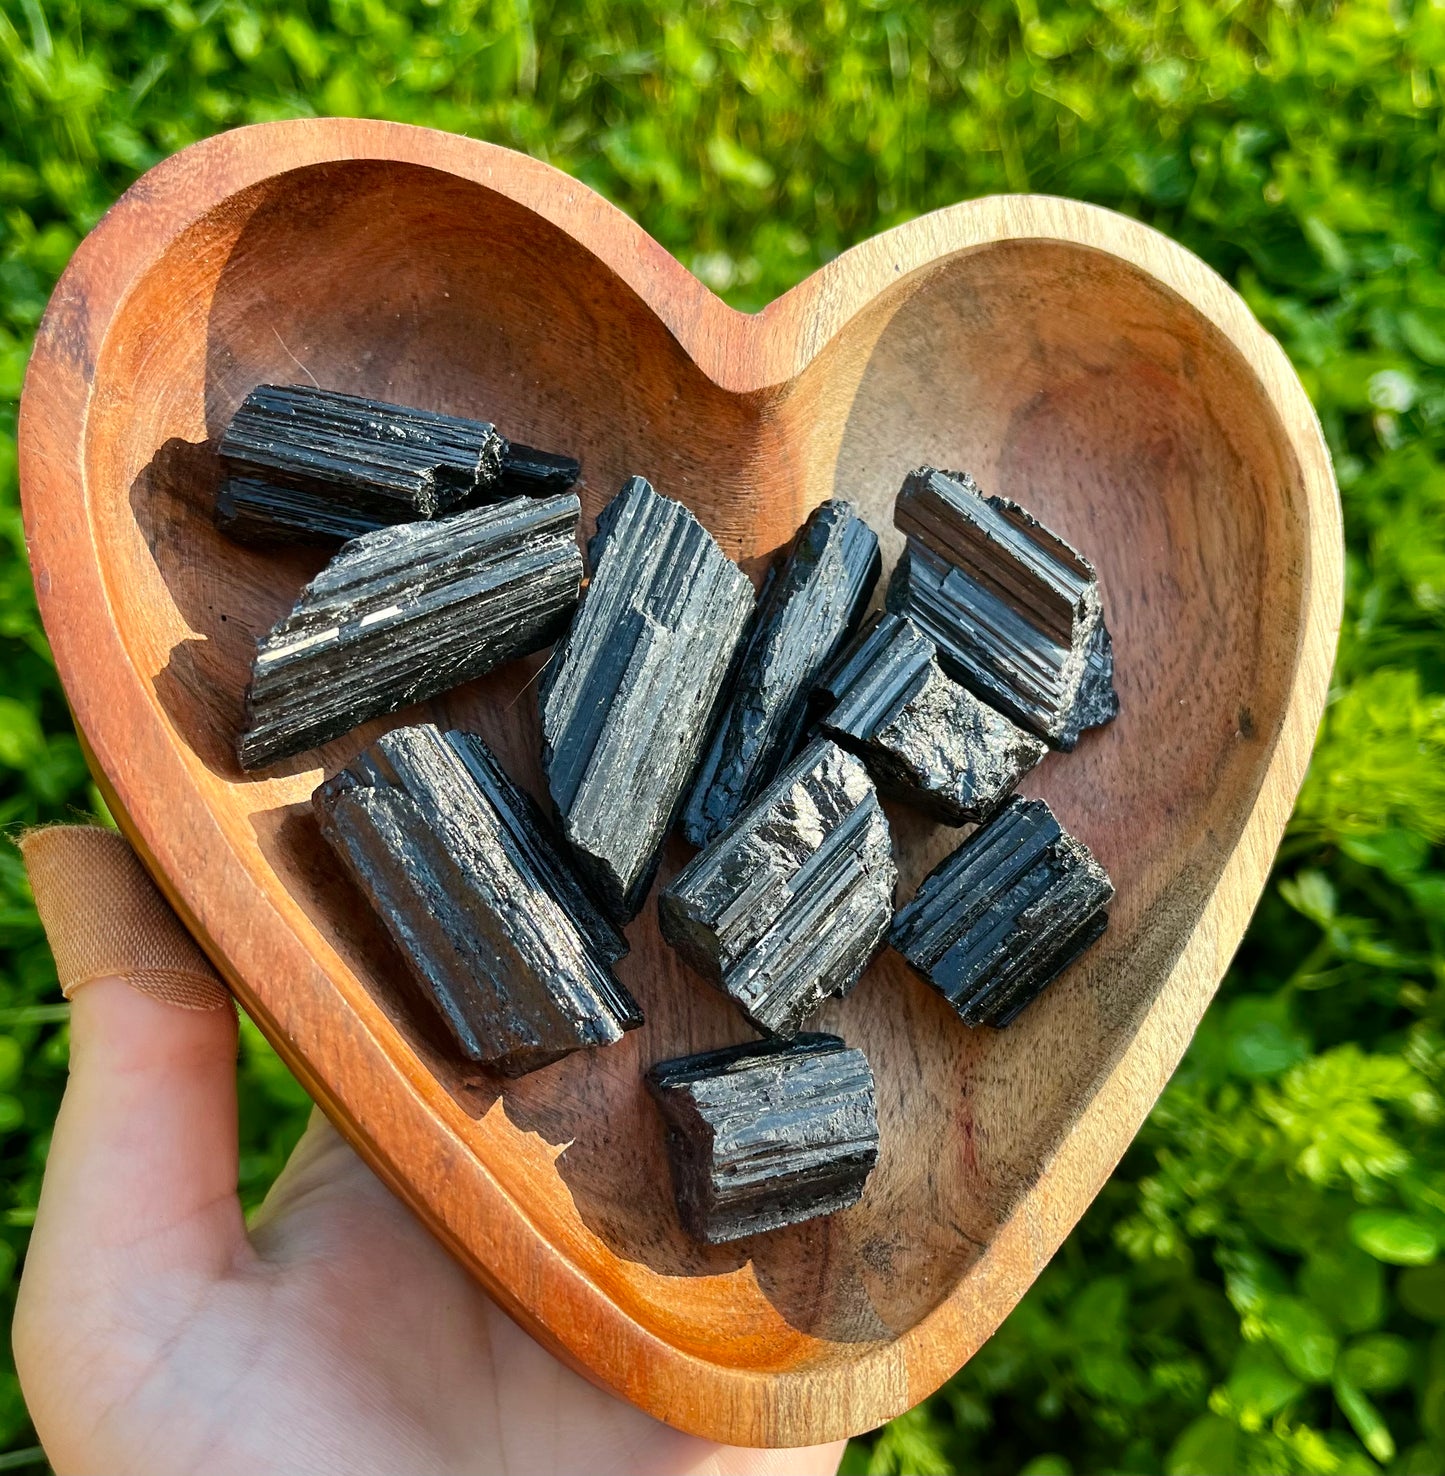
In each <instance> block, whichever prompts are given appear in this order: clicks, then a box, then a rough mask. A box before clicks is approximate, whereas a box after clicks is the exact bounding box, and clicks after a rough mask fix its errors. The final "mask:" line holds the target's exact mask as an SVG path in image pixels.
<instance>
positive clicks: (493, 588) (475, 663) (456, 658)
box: [238, 495, 582, 769]
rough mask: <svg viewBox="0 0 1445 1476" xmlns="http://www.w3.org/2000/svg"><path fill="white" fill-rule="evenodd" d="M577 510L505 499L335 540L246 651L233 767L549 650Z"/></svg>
mask: <svg viewBox="0 0 1445 1476" xmlns="http://www.w3.org/2000/svg"><path fill="white" fill-rule="evenodd" d="M579 511H580V505H579V503H578V501H577V498H576V497H575V496H573V495H569V496H566V497H550V498H530V497H517V498H513V499H512V500H511V501H510V502H502V503H496V504H493V505H491V506H488V507H479V508H474V509H472V510H470V511H468V512H462V513H456V514H454V515H453V516H452V517H449V518H439V519H438V520H437V521H436V522H430V523H403V524H401V525H399V526H397V527H395V528H380V529H377V530H376V531H375V532H373V533H367V534H364V535H363V536H362V537H360V538H355V539H353V540H352V541H351V542H350V543H348V544H346V545H345V546H344V547H343V548H342V549H341V550H340V551H339V552H338V553H337V555H336V557H335V558H333V559H332V560H331V562H330V563H329V564H327V566H326V567H325V568H324V569H323V570H322V571H321V573H320V574H318V575H317V576H316V578H315V579H313V580H312V581H311V583H310V584H308V585H307V586H306V588H305V589H304V590H302V592H301V597H300V599H299V600H298V601H297V603H296V607H295V609H293V610H292V612H291V614H289V615H288V616H287V617H286V618H285V619H284V620H282V621H280V622H279V623H278V624H277V625H275V626H274V627H273V628H272V629H271V631H270V632H269V633H268V634H267V635H266V636H265V638H264V639H263V640H262V641H261V643H260V646H259V649H258V651H257V654H256V661H255V665H254V667H253V669H252V676H251V685H250V688H249V689H248V691H247V695H246V725H245V730H244V732H243V733H242V735H241V740H240V744H239V746H238V752H239V755H240V760H241V765H242V767H243V768H247V769H251V768H256V767H258V766H259V765H262V764H269V763H274V762H275V761H276V760H277V759H281V758H285V757H287V756H288V755H290V754H295V753H300V752H302V751H304V750H306V749H308V748H314V747H315V746H316V745H317V744H319V743H324V742H326V741H327V740H329V739H331V738H337V737H339V736H340V735H341V734H343V733H346V732H349V731H350V730H351V729H352V728H354V727H356V726H357V725H358V724H359V723H363V722H365V721H366V720H367V719H368V718H373V717H378V716H380V715H381V714H383V713H388V712H395V711H396V710H397V709H398V708H401V707H405V706H407V705H408V704H409V703H412V702H420V701H422V700H424V699H425V698H427V697H432V696H435V695H436V694H437V693H438V692H444V691H446V690H447V689H448V688H450V687H455V686H457V685H458V684H460V683H461V682H465V681H470V680H471V679H472V678H473V677H478V676H481V675H482V674H483V673H484V672H488V671H490V670H491V669H492V668H493V667H494V666H497V665H499V664H500V663H501V662H504V661H510V660H512V659H514V658H515V657H518V656H525V655H527V654H529V653H530V652H533V651H537V650H540V649H542V648H543V647H545V646H549V645H551V644H552V642H553V641H555V640H556V639H557V637H558V636H559V635H561V633H562V632H563V631H564V630H565V629H566V627H567V622H568V620H569V619H570V618H571V615H572V611H573V610H574V608H575V607H576V603H577V592H578V589H579V587H580V585H581V579H582V556H581V553H580V551H579V550H578V547H577V538H576V530H577V519H578V515H579Z"/></svg>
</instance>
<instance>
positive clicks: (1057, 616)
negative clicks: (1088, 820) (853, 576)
mask: <svg viewBox="0 0 1445 1476" xmlns="http://www.w3.org/2000/svg"><path fill="white" fill-rule="evenodd" d="M893 520H894V523H895V524H896V525H897V526H898V527H899V528H900V529H901V530H902V531H903V532H904V533H906V534H907V535H908V546H907V549H906V550H905V552H904V555H903V557H902V559H900V560H899V563H898V567H897V569H895V570H894V575H893V581H892V583H891V585H890V586H889V590H888V608H889V609H890V610H892V611H894V612H895V613H897V614H899V615H908V616H909V617H911V619H912V620H913V621H914V623H915V624H916V625H917V626H918V627H919V629H920V630H922V631H923V633H924V634H925V635H926V636H928V637H929V638H930V639H931V640H932V641H933V642H934V644H935V645H936V646H937V647H938V658H939V661H940V663H941V664H942V666H943V669H944V670H945V671H946V672H947V673H948V675H949V676H951V677H953V678H954V680H955V681H959V682H962V683H963V684H964V685H965V686H966V687H968V688H969V689H970V690H971V691H973V692H974V693H976V694H977V695H978V696H979V697H981V698H983V700H984V701H985V702H987V703H988V704H989V706H990V707H995V708H997V709H998V710H999V711H1000V712H1002V713H1004V714H1005V715H1006V716H1008V717H1010V718H1012V719H1013V720H1014V721H1015V722H1017V723H1020V724H1022V726H1024V727H1026V728H1028V729H1030V730H1031V731H1032V732H1035V733H1037V734H1039V736H1040V737H1042V738H1044V739H1046V740H1047V741H1048V742H1049V743H1050V744H1051V745H1052V746H1053V747H1055V748H1062V749H1065V750H1068V749H1072V748H1073V747H1074V745H1075V744H1076V743H1077V742H1078V741H1079V734H1080V733H1081V732H1082V731H1083V730H1084V729H1085V728H1091V727H1098V726H1099V725H1100V724H1102V723H1107V722H1109V721H1110V720H1111V719H1113V718H1114V717H1115V716H1117V714H1118V711H1119V698H1118V695H1117V693H1116V692H1115V691H1114V654H1113V647H1112V645H1111V643H1110V640H1109V632H1108V630H1107V629H1106V628H1105V625H1104V616H1103V604H1102V601H1101V599H1100V595H1099V584H1098V580H1097V578H1096V577H1095V574H1094V569H1093V566H1092V565H1091V564H1090V563H1089V562H1088V560H1087V559H1085V558H1083V557H1082V556H1081V555H1080V554H1079V553H1077V552H1076V551H1075V550H1074V549H1073V548H1071V547H1070V546H1069V545H1068V544H1067V543H1065V542H1064V541H1063V539H1062V538H1059V537H1058V536H1057V535H1056V534H1054V533H1051V532H1050V531H1049V530H1048V529H1047V528H1045V527H1044V526H1043V524H1042V523H1040V522H1038V521H1037V519H1035V518H1033V517H1030V516H1029V514H1028V513H1026V512H1025V511H1024V510H1023V509H1022V508H1021V507H1019V506H1018V505H1017V504H1015V503H1012V502H1010V501H1008V499H1007V498H1003V497H984V496H983V495H982V494H981V493H980V492H979V490H978V487H977V485H976V484H975V482H974V480H973V478H972V477H970V476H967V475H966V474H964V473H962V472H941V471H935V470H933V469H932V468H929V467H925V468H923V469H922V470H921V471H915V472H910V473H909V475H908V477H907V478H906V479H905V480H904V483H903V489H902V490H901V491H900V492H899V494H898V500H897V503H896V504H895V507H894V515H893Z"/></svg>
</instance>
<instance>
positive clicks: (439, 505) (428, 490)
mask: <svg viewBox="0 0 1445 1476" xmlns="http://www.w3.org/2000/svg"><path fill="white" fill-rule="evenodd" d="M217 449H218V453H219V455H220V458H221V468H222V472H223V474H224V476H223V481H222V483H221V489H220V493H219V495H218V497H217V502H216V522H217V524H218V525H219V526H220V528H221V529H222V531H224V532H225V533H227V534H229V535H230V536H231V537H233V538H236V539H239V540H242V541H244V542H293V543H309V542H328V541H330V540H332V539H336V538H350V537H355V536H356V535H357V534H360V533H364V532H368V531H369V530H371V529H373V528H381V527H387V526H390V525H391V524H394V523H409V522H415V521H417V520H419V519H424V518H435V517H440V516H442V515H443V514H445V513H447V512H450V511H453V510H456V509H459V508H461V507H462V506H463V505H465V504H467V503H469V502H472V501H475V500H477V499H479V498H486V497H491V496H496V495H500V494H499V493H498V491H497V486H498V482H499V480H500V477H501V474H502V467H503V453H504V451H505V449H506V442H505V441H504V440H503V438H502V437H501V436H500V435H498V434H497V431H496V429H495V427H493V426H491V425H489V424H488V423H487V422H485V421H480V420H466V419H463V418H461V417H460V416H456V415H441V414H438V413H437V412H436V411H433V410H419V409H415V408H414V407H412V406H409V405H392V404H388V403H386V402H385V401H381V400H372V399H367V398H366V397H364V396H361V395H347V394H341V393H340V392H338V391H336V390H323V389H317V388H314V387H312V386H309V385H276V384H262V385H257V386H256V388H255V389H253V390H252V391H251V393H250V394H248V395H247V396H246V398H245V399H244V400H243V401H242V402H241V407H240V409H239V410H237V411H236V414H235V415H234V417H233V418H232V420H231V423H230V425H229V426H228V427H227V429H226V432H225V434H224V435H223V436H222V437H221V441H220V445H219V447H218V448H217Z"/></svg>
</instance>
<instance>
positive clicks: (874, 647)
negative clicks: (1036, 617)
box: [816, 612, 1048, 825]
mask: <svg viewBox="0 0 1445 1476" xmlns="http://www.w3.org/2000/svg"><path fill="white" fill-rule="evenodd" d="M816 699H817V700H818V701H819V704H820V705H821V706H823V707H824V708H825V710H824V712H823V715H822V717H821V718H820V719H819V722H818V727H819V730H820V731H821V732H823V733H825V734H826V735H827V736H828V737H829V738H832V739H833V740H834V742H836V743H840V744H842V746H843V747H844V748H846V749H848V750H849V751H850V752H851V753H856V754H857V755H858V757H859V758H861V759H862V760H863V762H864V763H865V764H866V765H867V767H868V772H869V773H870V774H871V775H872V776H873V779H874V782H875V783H876V784H877V785H878V786H879V788H880V789H881V790H882V791H883V793H884V794H886V795H889V796H890V797H892V798H895V799H901V800H903V801H905V802H906V803H908V804H911V805H915V806H917V807H918V808H919V809H922V810H926V811H927V812H928V813H929V814H931V815H933V816H934V818H935V819H938V820H942V821H943V822H944V823H945V824H947V825H964V824H967V823H968V822H970V821H976V820H982V819H984V818H985V817H987V816H988V815H990V814H992V813H993V811H994V810H996V809H997V808H998V807H999V806H1000V805H1001V804H1002V803H1003V802H1004V800H1006V799H1007V798H1008V796H1009V795H1010V794H1012V793H1013V791H1014V789H1015V787H1016V786H1017V785H1018V782H1019V780H1020V779H1021V778H1022V777H1023V775H1024V774H1026V773H1027V772H1028V771H1029V770H1030V769H1031V768H1033V766H1034V765H1035V764H1037V763H1038V762H1039V760H1040V759H1041V758H1043V756H1044V754H1045V753H1047V752H1048V748H1047V746H1046V745H1045V744H1044V743H1043V741H1042V740H1041V739H1038V738H1035V737H1034V736H1033V735H1032V734H1030V733H1026V732H1024V730H1023V729H1022V728H1019V727H1017V726H1016V725H1015V724H1013V723H1011V722H1010V721H1009V720H1008V719H1007V718H1006V717H1004V716H1003V714H1002V713H998V712H995V711H994V710H993V709H992V708H991V707H989V706H988V704H987V703H985V702H981V701H979V699H978V698H977V697H975V696H974V695H973V693H972V692H970V691H968V690H967V689H966V688H964V687H961V686H959V685H958V683H957V682H953V681H950V680H949V679H948V677H946V676H945V675H944V674H943V669H942V667H940V666H939V664H938V660H937V653H936V651H935V648H934V645H933V642H932V641H930V640H929V639H928V637H927V636H926V635H924V634H923V632H922V631H920V630H919V629H918V627H917V626H916V625H914V624H913V622H912V621H911V620H909V619H908V618H907V617H905V616H901V615H892V614H889V613H887V612H880V613H879V614H877V615H875V616H873V617H872V618H871V619H870V620H869V622H868V623H867V624H866V625H865V626H864V628H863V630H862V631H861V632H860V633H859V635H858V638H857V640H855V641H854V642H853V643H852V645H850V646H849V647H848V649H847V650H846V651H844V652H843V653H842V655H840V656H839V657H838V659H837V661H835V662H834V664H833V665H832V667H830V668H829V670H828V671H827V672H826V673H825V674H824V676H823V679H822V680H821V681H820V682H819V684H818V687H817V693H816Z"/></svg>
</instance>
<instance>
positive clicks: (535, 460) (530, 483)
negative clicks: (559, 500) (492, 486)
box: [501, 441, 582, 497]
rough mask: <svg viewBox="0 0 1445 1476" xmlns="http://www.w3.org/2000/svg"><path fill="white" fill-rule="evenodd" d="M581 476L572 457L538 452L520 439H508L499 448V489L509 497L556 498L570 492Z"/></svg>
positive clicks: (578, 462) (576, 462) (578, 463)
mask: <svg viewBox="0 0 1445 1476" xmlns="http://www.w3.org/2000/svg"><path fill="white" fill-rule="evenodd" d="M581 475H582V463H581V462H580V461H578V460H577V458H576V457H575V456H562V455H560V454H558V453H557V452H555V451H538V450H537V448H536V447H535V446H524V445H522V444H521V442H520V441H508V442H507V444H506V447H505V448H504V450H503V451H502V475H501V491H502V492H503V493H505V495H506V496H508V497H555V496H557V494H558V493H561V492H570V491H571V490H572V489H573V487H575V486H576V485H577V479H578V478H579V477H580V476H581Z"/></svg>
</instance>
